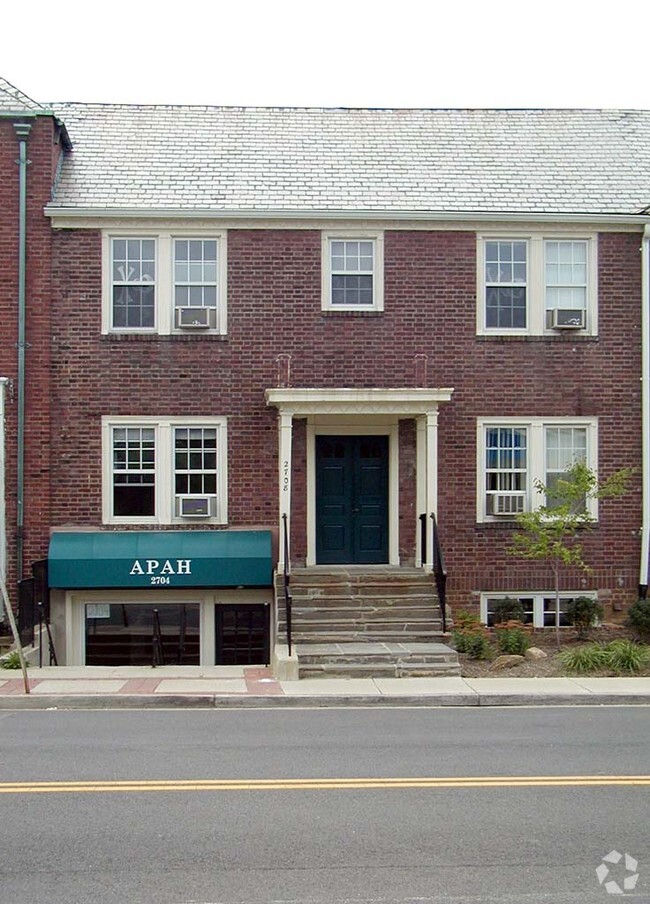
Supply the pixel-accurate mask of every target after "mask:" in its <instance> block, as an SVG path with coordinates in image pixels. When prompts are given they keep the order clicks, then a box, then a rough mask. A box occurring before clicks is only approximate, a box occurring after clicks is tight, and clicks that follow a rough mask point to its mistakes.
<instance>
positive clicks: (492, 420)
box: [476, 417, 598, 523]
mask: <svg viewBox="0 0 650 904" xmlns="http://www.w3.org/2000/svg"><path fill="white" fill-rule="evenodd" d="M476 427H477V431H476V450H477V454H476V490H477V494H476V520H477V522H478V523H494V522H497V523H502V522H505V523H511V522H512V521H514V520H515V516H514V515H513V516H512V518H508V517H507V516H503V515H488V514H487V513H486V505H485V498H486V495H487V488H486V485H485V432H486V429H487V428H488V427H520V428H521V429H525V430H526V431H527V437H528V441H527V452H528V459H527V481H526V497H525V511H527V512H530V511H533V510H534V509H536V508H539V506H540V505H543V504H544V502H545V500H544V496H543V494H542V493H539V492H538V491H537V490H536V489H535V485H534V484H535V481H536V480H541V481H542V483H546V428H547V427H582V428H584V429H585V430H586V431H587V465H588V467H589V468H591V470H592V471H594V473H597V467H598V419H597V418H586V417H541V418H540V417H537V418H514V417H488V418H479V419H478V420H477V425H476ZM587 510H588V512H589V514H590V515H591V516H592V517H593V518H594V519H597V518H598V501H597V500H596V499H590V500H588V503H587Z"/></svg>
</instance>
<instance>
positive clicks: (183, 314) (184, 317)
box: [176, 308, 210, 330]
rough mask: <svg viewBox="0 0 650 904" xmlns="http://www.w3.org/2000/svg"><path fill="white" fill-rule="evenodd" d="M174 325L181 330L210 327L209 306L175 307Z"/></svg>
mask: <svg viewBox="0 0 650 904" xmlns="http://www.w3.org/2000/svg"><path fill="white" fill-rule="evenodd" d="M176 326H177V327H179V329H181V330H206V329H209V328H210V308H176Z"/></svg>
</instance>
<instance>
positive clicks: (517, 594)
mask: <svg viewBox="0 0 650 904" xmlns="http://www.w3.org/2000/svg"><path fill="white" fill-rule="evenodd" d="M577 596H588V597H589V598H590V599H598V594H597V593H596V592H595V591H594V590H562V591H561V593H560V600H567V599H575V597H577ZM506 597H508V598H510V599H512V600H518V599H522V598H527V599H531V598H532V600H533V624H532V627H533V628H547V629H549V630H550V629H551V628H554V627H555V626H554V625H544V600H545V599H553V600H554V599H555V591H554V590H542V591H540V590H535V591H533V592H527V591H526V590H493V591H485V592H483V593H481V603H480V609H481V611H480V618H481V623H482V624H484V625H487V621H488V600H491V599H492V600H495V599H505V598H506ZM560 627H561V628H564V626H562V625H561V626H560Z"/></svg>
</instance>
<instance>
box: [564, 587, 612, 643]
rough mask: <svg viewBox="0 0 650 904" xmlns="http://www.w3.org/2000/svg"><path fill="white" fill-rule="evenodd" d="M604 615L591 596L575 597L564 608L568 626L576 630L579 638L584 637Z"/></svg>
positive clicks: (596, 601)
mask: <svg viewBox="0 0 650 904" xmlns="http://www.w3.org/2000/svg"><path fill="white" fill-rule="evenodd" d="M603 615H604V610H603V607H602V606H601V605H600V603H599V602H598V600H597V599H594V598H593V597H591V596H577V597H575V599H572V600H569V602H568V603H567V606H566V618H567V621H568V622H569V624H570V625H573V626H574V628H577V629H578V636H579V637H586V636H587V635H588V634H589V628H593V627H594V625H595V624H596V622H597V621H599V620H600V619H601V618H602V617H603Z"/></svg>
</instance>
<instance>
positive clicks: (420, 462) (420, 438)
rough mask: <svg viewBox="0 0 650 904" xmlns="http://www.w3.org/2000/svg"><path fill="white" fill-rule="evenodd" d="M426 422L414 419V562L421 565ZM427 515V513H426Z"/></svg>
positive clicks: (425, 504)
mask: <svg viewBox="0 0 650 904" xmlns="http://www.w3.org/2000/svg"><path fill="white" fill-rule="evenodd" d="M426 431H427V422H426V418H424V417H418V418H416V419H415V509H416V518H417V524H416V540H415V564H416V565H418V566H421V565H422V559H423V558H426V556H423V553H426V550H423V549H422V526H421V524H420V515H424V514H425V513H426V510H427V432H426ZM427 517H428V515H427Z"/></svg>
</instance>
